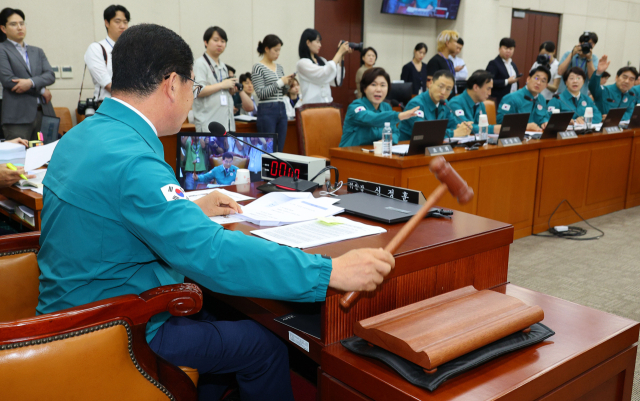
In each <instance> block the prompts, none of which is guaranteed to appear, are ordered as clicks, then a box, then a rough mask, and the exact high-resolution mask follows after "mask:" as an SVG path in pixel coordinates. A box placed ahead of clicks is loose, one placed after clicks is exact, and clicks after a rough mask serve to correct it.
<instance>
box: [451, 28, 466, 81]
mask: <svg viewBox="0 0 640 401" xmlns="http://www.w3.org/2000/svg"><path fill="white" fill-rule="evenodd" d="M463 47H464V40H462V38H458V43H457V44H456V51H455V53H454V54H451V55H449V59H450V60H451V61H453V68H454V69H455V71H456V81H464V80H465V79H467V77H468V76H469V71H468V70H467V66H466V65H465V63H464V60H463V59H462V58H460V57H458V55H459V54H460V52H461V51H462V48H463Z"/></svg>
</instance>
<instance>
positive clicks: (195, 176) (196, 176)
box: [192, 173, 198, 181]
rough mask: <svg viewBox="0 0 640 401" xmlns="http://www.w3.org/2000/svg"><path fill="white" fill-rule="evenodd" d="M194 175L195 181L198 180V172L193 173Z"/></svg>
mask: <svg viewBox="0 0 640 401" xmlns="http://www.w3.org/2000/svg"><path fill="white" fill-rule="evenodd" d="M192 176H193V180H194V181H198V174H196V173H193V174H192Z"/></svg>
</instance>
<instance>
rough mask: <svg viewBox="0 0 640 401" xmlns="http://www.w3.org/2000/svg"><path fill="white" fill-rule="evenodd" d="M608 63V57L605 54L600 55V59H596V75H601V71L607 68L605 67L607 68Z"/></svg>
mask: <svg viewBox="0 0 640 401" xmlns="http://www.w3.org/2000/svg"><path fill="white" fill-rule="evenodd" d="M609 64H611V62H610V61H609V58H608V57H607V55H606V54H605V55H604V56H602V57H601V58H600V60H598V71H597V74H598V75H602V73H603V72H605V71H606V70H607V68H609Z"/></svg>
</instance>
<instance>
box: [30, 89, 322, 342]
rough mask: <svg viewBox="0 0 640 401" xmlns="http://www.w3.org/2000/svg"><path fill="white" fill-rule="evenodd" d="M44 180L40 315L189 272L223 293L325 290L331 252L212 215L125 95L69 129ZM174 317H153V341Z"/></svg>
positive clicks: (296, 294)
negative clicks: (187, 188)
mask: <svg viewBox="0 0 640 401" xmlns="http://www.w3.org/2000/svg"><path fill="white" fill-rule="evenodd" d="M88 150H90V151H88ZM43 184H44V207H43V209H42V233H41V236H40V246H41V250H40V252H39V254H38V265H39V267H40V271H41V274H40V296H39V299H38V301H39V302H38V306H37V308H36V312H37V313H38V314H43V313H51V312H55V311H58V310H61V309H65V308H70V307H73V306H78V305H83V304H86V303H89V302H93V301H98V300H102V299H105V298H110V297H116V296H119V295H124V294H140V293H141V292H144V291H146V290H149V289H151V288H155V287H158V286H162V285H169V284H177V283H182V282H183V281H184V277H185V276H188V277H189V278H191V279H192V280H195V281H196V282H198V283H199V284H201V285H202V286H204V287H206V288H209V289H211V290H212V291H215V292H220V293H223V294H230V295H240V296H251V297H257V298H273V299H282V300H289V301H300V302H317V301H323V300H324V299H325V296H326V291H327V286H328V284H329V277H330V275H331V260H329V259H326V258H323V257H322V256H320V255H311V254H306V253H304V252H302V251H301V250H299V249H294V248H289V247H285V246H280V245H278V244H276V243H273V242H268V241H265V240H263V239H260V238H257V237H252V236H248V235H245V234H243V233H242V232H240V231H230V230H225V229H223V228H222V226H220V225H218V224H216V223H214V222H212V221H211V220H210V219H209V218H208V217H207V216H206V215H205V214H204V213H203V212H202V210H201V209H200V208H199V207H198V206H197V205H196V204H195V203H193V202H191V201H188V200H185V196H184V193H183V192H182V191H181V190H180V188H179V186H178V181H177V180H176V178H175V174H174V172H173V170H172V168H171V167H170V166H169V165H168V164H167V163H165V161H164V152H163V148H162V143H161V142H160V140H159V139H158V137H157V136H156V134H155V133H154V131H153V129H152V128H151V126H150V125H149V124H148V123H147V122H145V120H144V119H142V118H141V117H140V116H139V115H138V114H137V113H136V112H135V111H133V110H131V109H129V108H128V107H127V106H125V105H123V104H120V103H118V102H117V101H115V100H112V99H105V101H104V103H102V105H101V106H100V108H99V109H98V110H97V111H96V114H95V115H94V116H93V117H90V118H87V119H85V120H84V121H83V122H82V123H80V124H78V125H77V126H75V127H74V128H73V129H71V130H70V131H69V132H68V133H67V134H65V135H64V137H63V138H62V139H61V140H60V142H59V143H58V145H57V147H56V149H55V152H54V153H53V157H52V159H51V162H50V164H49V168H48V170H47V175H46V177H45V179H44V182H43ZM173 199H177V200H173ZM168 318H169V314H168V312H165V313H162V314H159V315H156V316H154V317H153V318H152V319H151V320H150V321H149V323H148V324H147V340H148V341H150V340H151V339H152V338H153V336H154V335H155V333H156V332H157V330H158V328H159V327H160V325H161V324H162V323H164V322H165V321H166V320H167V319H168Z"/></svg>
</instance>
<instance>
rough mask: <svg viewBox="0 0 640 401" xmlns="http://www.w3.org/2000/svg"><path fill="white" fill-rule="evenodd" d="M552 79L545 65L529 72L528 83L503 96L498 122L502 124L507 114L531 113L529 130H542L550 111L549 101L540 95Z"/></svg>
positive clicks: (497, 117)
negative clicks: (548, 107)
mask: <svg viewBox="0 0 640 401" xmlns="http://www.w3.org/2000/svg"><path fill="white" fill-rule="evenodd" d="M549 79H551V73H550V72H549V70H548V69H547V67H544V66H541V65H540V66H538V67H536V68H534V69H532V70H531V71H530V72H529V77H528V78H527V85H526V86H525V87H524V88H522V89H519V90H517V91H515V92H513V93H510V94H508V95H506V96H505V97H503V98H502V101H501V102H500V106H499V107H498V110H497V112H498V114H497V116H496V122H497V123H498V124H502V120H503V119H504V116H505V115H507V114H520V113H530V114H529V124H528V125H527V131H542V130H543V129H544V128H545V127H546V126H547V122H548V121H549V117H550V113H549V111H548V109H547V101H546V100H545V99H544V97H543V96H540V92H542V91H543V90H544V89H545V88H546V87H547V84H548V83H549Z"/></svg>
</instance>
